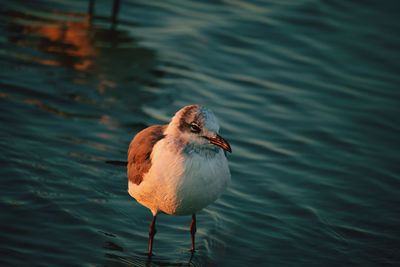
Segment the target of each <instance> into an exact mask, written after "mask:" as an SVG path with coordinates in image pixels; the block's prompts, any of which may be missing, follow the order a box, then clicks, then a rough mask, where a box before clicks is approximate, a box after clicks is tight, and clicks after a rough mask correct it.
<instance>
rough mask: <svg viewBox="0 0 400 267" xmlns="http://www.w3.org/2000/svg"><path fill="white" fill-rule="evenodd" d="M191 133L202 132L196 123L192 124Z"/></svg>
mask: <svg viewBox="0 0 400 267" xmlns="http://www.w3.org/2000/svg"><path fill="white" fill-rule="evenodd" d="M190 131H191V132H192V133H199V132H200V131H201V129H200V127H199V126H198V125H196V124H195V123H192V124H190Z"/></svg>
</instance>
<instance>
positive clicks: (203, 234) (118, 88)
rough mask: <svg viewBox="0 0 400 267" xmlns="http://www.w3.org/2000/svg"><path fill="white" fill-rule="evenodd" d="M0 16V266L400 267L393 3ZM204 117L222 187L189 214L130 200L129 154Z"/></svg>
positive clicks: (27, 9) (399, 124)
mask: <svg viewBox="0 0 400 267" xmlns="http://www.w3.org/2000/svg"><path fill="white" fill-rule="evenodd" d="M89 2H90V1H89V0H88V1H82V0H72V1H63V0H59V1H57V0H54V1H50V0H38V1H36V0H35V1H20V0H12V1H11V0H9V1H7V0H6V1H2V5H1V7H0V27H1V37H0V68H1V71H0V151H1V153H0V164H1V168H0V181H1V187H0V214H1V220H0V240H1V244H0V253H1V257H0V265H1V266H23V265H25V264H29V265H31V266H39V265H40V266H63V265H68V266H75V265H78V266H141V265H152V266H181V265H191V266H250V265H252V266H258V265H263V266H323V265H327V264H329V265H332V266H333V265H335V266H353V265H355V266H387V265H396V264H398V263H399V261H400V256H399V255H400V250H399V248H400V229H399V225H400V208H399V207H400V205H399V204H400V195H399V189H400V175H399V166H400V162H399V152H400V145H399V141H400V140H399V130H400V119H399V115H400V105H399V99H400V90H399V84H400V76H399V69H400V63H399V62H400V57H399V47H400V35H399V33H400V22H399V11H400V8H399V7H400V5H399V4H398V2H397V1H383V2H382V1H368V0H367V1H339V0H329V1H328V0H324V1H322V0H301V1H298V0H284V1H278V0H271V1H240V0H239V1H235V0H232V1H201V2H194V1H185V0H180V1H144V0H142V1H140V0H139V1H134V0H121V1H120V5H119V11H118V13H116V12H115V15H116V16H114V19H113V1H112V0H96V1H94V5H93V6H92V11H93V13H92V14H89V6H90V4H89ZM189 104H204V105H206V106H208V107H209V108H211V109H212V110H213V111H214V113H215V114H216V115H217V117H218V119H219V122H220V125H221V131H220V133H221V135H222V136H224V137H225V138H226V139H227V140H228V141H229V142H230V144H231V146H232V150H233V154H231V155H228V157H229V164H230V168H231V173H232V183H231V185H230V187H229V188H228V190H227V191H226V192H225V193H224V194H223V195H222V196H221V198H220V199H219V200H218V201H216V202H215V203H214V204H211V205H210V206H208V207H207V208H206V209H205V210H203V211H201V212H199V213H198V216H197V220H198V222H197V225H198V232H197V236H196V237H197V251H196V253H194V255H191V253H190V250H189V249H190V234H189V231H188V229H189V224H190V219H191V218H190V216H189V217H171V216H165V215H164V216H163V215H161V216H159V219H158V221H157V223H158V225H157V229H158V233H157V235H156V237H155V246H154V253H155V256H154V257H153V258H152V259H151V261H148V259H147V256H146V255H145V253H146V250H147V242H148V227H149V224H150V221H151V213H150V211H149V210H148V209H147V208H144V207H142V206H141V205H140V204H138V203H137V202H136V201H135V200H134V199H132V198H131V197H130V196H129V195H128V193H127V178H126V170H125V168H123V167H119V166H113V165H110V164H106V163H105V161H106V160H125V159H126V152H127V149H128V146H129V142H130V140H131V139H132V138H133V137H134V135H135V134H136V133H137V132H139V131H140V130H141V129H143V128H145V127H147V126H149V125H152V124H164V123H168V121H169V119H170V117H171V116H173V115H174V113H175V112H176V111H177V110H179V109H180V108H181V107H183V106H185V105H189Z"/></svg>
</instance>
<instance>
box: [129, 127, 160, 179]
mask: <svg viewBox="0 0 400 267" xmlns="http://www.w3.org/2000/svg"><path fill="white" fill-rule="evenodd" d="M167 126H168V125H153V126H150V127H148V128H146V129H144V130H142V131H141V132H139V133H138V134H137V135H136V136H135V137H134V138H133V140H132V142H131V144H130V145H129V150H128V166H127V167H128V179H129V181H131V182H133V183H135V184H137V185H139V184H140V183H141V182H142V181H143V175H144V174H146V173H147V172H148V171H149V169H150V167H151V152H152V150H153V147H154V145H155V144H156V143H157V142H158V141H160V140H161V139H163V138H164V137H165V135H164V131H165V129H166V128H167Z"/></svg>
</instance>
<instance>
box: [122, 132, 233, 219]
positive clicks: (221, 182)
mask: <svg viewBox="0 0 400 267" xmlns="http://www.w3.org/2000/svg"><path fill="white" fill-rule="evenodd" d="M177 142H178V141H177V140H176V139H173V138H168V137H166V138H164V139H162V140H160V141H159V142H158V143H157V144H156V145H155V146H154V148H153V153H152V155H151V157H152V163H153V165H152V166H151V168H150V170H149V172H148V173H147V174H145V175H144V177H143V181H142V182H141V183H140V184H139V185H136V184H133V183H131V182H129V193H130V194H131V196H133V197H134V198H135V199H136V200H137V201H138V202H140V203H141V204H142V205H144V206H146V207H148V208H149V209H150V210H151V211H152V212H153V214H157V213H158V212H164V213H167V214H171V215H189V214H193V213H196V212H197V211H199V210H201V209H202V208H204V207H205V206H207V205H208V204H210V203H212V202H214V201H215V200H216V199H217V198H218V197H219V195H220V194H221V193H222V192H223V191H224V190H225V188H226V187H227V186H228V184H229V182H230V172H229V168H228V162H227V160H226V157H225V155H224V153H223V151H222V149H220V148H218V149H217V150H216V151H217V152H214V151H206V150H205V151H203V152H199V151H197V152H196V151H194V150H188V149H185V151H184V146H183V145H182V144H179V143H177Z"/></svg>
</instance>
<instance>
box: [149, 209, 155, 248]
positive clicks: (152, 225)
mask: <svg viewBox="0 0 400 267" xmlns="http://www.w3.org/2000/svg"><path fill="white" fill-rule="evenodd" d="M156 233H157V230H156V215H153V220H151V224H150V229H149V255H151V251H152V249H153V238H154V236H155V235H156Z"/></svg>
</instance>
